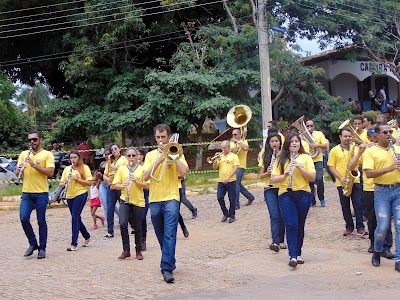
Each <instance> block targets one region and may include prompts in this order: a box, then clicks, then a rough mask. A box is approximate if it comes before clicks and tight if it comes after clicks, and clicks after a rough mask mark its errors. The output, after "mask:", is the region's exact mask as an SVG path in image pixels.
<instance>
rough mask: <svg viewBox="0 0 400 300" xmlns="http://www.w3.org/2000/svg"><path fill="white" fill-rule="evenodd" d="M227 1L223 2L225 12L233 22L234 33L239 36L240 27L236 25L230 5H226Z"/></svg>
mask: <svg viewBox="0 0 400 300" xmlns="http://www.w3.org/2000/svg"><path fill="white" fill-rule="evenodd" d="M226 1H227V0H223V1H222V2H223V5H224V8H225V10H226V13H227V14H228V16H229V19H230V20H231V23H232V28H233V31H234V32H235V33H236V34H239V29H238V26H237V24H236V19H235V17H234V16H233V15H232V12H231V10H230V9H229V6H228V4H227V3H226Z"/></svg>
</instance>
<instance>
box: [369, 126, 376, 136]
mask: <svg viewBox="0 0 400 300" xmlns="http://www.w3.org/2000/svg"><path fill="white" fill-rule="evenodd" d="M367 136H376V132H375V128H374V127H371V128H368V131H367Z"/></svg>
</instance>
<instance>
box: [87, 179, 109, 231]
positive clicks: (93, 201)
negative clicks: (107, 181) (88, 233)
mask: <svg viewBox="0 0 400 300" xmlns="http://www.w3.org/2000/svg"><path fill="white" fill-rule="evenodd" d="M98 174H99V173H98V172H96V173H95V178H94V180H93V185H92V186H91V187H90V205H89V206H90V212H91V214H92V217H93V227H92V230H96V229H97V228H98V227H97V224H96V221H97V219H100V220H101V225H103V227H104V223H105V218H104V217H101V216H99V215H96V211H97V208H98V207H101V202H100V197H99V185H100V178H99V176H98ZM100 176H101V174H100Z"/></svg>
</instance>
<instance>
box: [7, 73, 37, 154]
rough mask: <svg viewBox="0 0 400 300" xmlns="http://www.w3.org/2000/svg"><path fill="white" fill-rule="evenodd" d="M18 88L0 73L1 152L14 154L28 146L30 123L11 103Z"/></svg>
mask: <svg viewBox="0 0 400 300" xmlns="http://www.w3.org/2000/svg"><path fill="white" fill-rule="evenodd" d="M15 91H16V87H15V86H14V85H13V83H12V81H11V80H10V78H9V77H8V76H6V75H5V74H1V73H0V151H1V152H2V153H13V152H15V151H17V150H20V149H21V148H22V147H23V145H25V144H26V136H27V131H28V129H29V126H30V124H29V121H28V120H27V118H25V116H24V114H23V113H22V112H21V111H20V110H19V109H18V108H17V107H16V105H15V104H14V103H13V102H11V100H12V99H13V98H14V97H15Z"/></svg>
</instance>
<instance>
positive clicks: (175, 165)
mask: <svg viewBox="0 0 400 300" xmlns="http://www.w3.org/2000/svg"><path fill="white" fill-rule="evenodd" d="M170 133H171V129H170V127H169V126H168V125H165V124H158V125H157V126H156V127H155V129H154V136H155V140H156V142H157V144H158V145H159V146H160V147H159V149H155V150H153V151H151V152H148V153H147V155H146V158H145V162H144V165H143V168H144V174H143V180H144V181H148V180H150V186H149V191H150V195H149V207H150V214H151V221H152V223H153V227H154V231H155V233H156V236H157V240H158V243H159V244H160V248H161V252H162V256H161V263H160V268H161V273H162V274H163V277H164V281H165V282H167V283H172V282H174V280H175V278H174V276H173V274H172V272H173V270H175V262H176V260H175V248H176V235H177V227H178V216H179V187H180V185H179V181H180V180H179V178H178V176H179V175H181V176H185V175H186V173H187V172H189V167H188V165H187V162H186V160H185V157H184V155H183V154H182V153H180V154H181V155H179V154H178V155H170V154H169V153H168V149H170V148H172V146H168V144H169V142H170ZM171 144H173V145H174V147H176V148H179V146H180V145H178V144H177V143H171ZM164 148H165V149H164ZM174 150H175V149H174ZM180 151H182V149H180Z"/></svg>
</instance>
